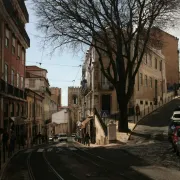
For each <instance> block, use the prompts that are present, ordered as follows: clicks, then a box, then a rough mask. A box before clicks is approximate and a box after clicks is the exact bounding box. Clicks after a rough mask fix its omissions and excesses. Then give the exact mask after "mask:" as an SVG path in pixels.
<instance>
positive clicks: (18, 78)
mask: <svg viewBox="0 0 180 180" xmlns="http://www.w3.org/2000/svg"><path fill="white" fill-rule="evenodd" d="M19 80H20V76H19V73H17V79H16V81H17V87H19V85H20V83H19Z"/></svg>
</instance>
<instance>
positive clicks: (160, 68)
mask: <svg viewBox="0 0 180 180" xmlns="http://www.w3.org/2000/svg"><path fill="white" fill-rule="evenodd" d="M159 70H160V71H162V61H159Z"/></svg>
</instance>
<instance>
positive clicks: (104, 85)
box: [99, 82, 114, 91]
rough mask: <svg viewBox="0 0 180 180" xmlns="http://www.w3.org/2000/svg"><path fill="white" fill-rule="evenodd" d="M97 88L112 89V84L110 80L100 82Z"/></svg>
mask: <svg viewBox="0 0 180 180" xmlns="http://www.w3.org/2000/svg"><path fill="white" fill-rule="evenodd" d="M99 89H100V90H104V91H112V90H113V89H114V86H113V85H112V84H111V83H110V82H101V83H100V84H99Z"/></svg>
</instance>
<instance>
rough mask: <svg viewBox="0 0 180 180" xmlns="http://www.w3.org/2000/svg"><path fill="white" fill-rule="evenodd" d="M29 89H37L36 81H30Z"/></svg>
mask: <svg viewBox="0 0 180 180" xmlns="http://www.w3.org/2000/svg"><path fill="white" fill-rule="evenodd" d="M29 87H30V88H34V87H35V80H34V79H29Z"/></svg>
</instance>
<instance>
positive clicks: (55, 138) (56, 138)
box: [53, 134, 59, 142]
mask: <svg viewBox="0 0 180 180" xmlns="http://www.w3.org/2000/svg"><path fill="white" fill-rule="evenodd" d="M58 140H59V136H58V134H56V135H54V137H53V141H54V142H57V141H58Z"/></svg>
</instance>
